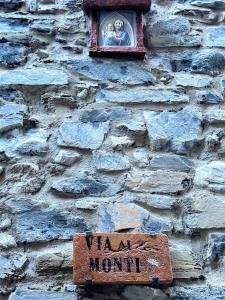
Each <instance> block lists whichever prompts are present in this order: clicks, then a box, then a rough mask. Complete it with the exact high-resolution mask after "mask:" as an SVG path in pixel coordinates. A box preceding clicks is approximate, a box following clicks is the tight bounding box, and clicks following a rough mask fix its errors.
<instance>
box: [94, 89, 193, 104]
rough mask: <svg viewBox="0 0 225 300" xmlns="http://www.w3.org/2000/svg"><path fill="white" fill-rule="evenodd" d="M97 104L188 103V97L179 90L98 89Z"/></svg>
mask: <svg viewBox="0 0 225 300" xmlns="http://www.w3.org/2000/svg"><path fill="white" fill-rule="evenodd" d="M96 101H97V102H112V103H124V104H126V103H132V104H144V103H166V104H176V103H188V102H189V97H188V96H187V95H186V94H185V93H184V92H183V91H182V90H179V89H162V88H158V89H157V88H155V89H151V88H148V89H140V88H138V89H137V88H133V89H127V88H126V89H112V90H110V89H100V90H99V91H98V92H97V95H96Z"/></svg>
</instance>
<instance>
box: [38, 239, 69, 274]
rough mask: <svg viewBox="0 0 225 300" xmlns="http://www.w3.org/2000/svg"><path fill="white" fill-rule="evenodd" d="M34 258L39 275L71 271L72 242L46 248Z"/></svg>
mask: <svg viewBox="0 0 225 300" xmlns="http://www.w3.org/2000/svg"><path fill="white" fill-rule="evenodd" d="M34 256H35V257H34V259H35V261H36V271H37V272H38V273H40V274H44V273H45V274H47V273H51V272H60V271H61V270H65V271H66V269H69V268H70V269H72V242H68V243H63V244H59V245H57V246H56V247H54V246H53V247H46V248H44V249H43V250H41V251H38V252H36V253H35V254H34Z"/></svg>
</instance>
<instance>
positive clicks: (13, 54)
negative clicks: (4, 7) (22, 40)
mask: <svg viewBox="0 0 225 300" xmlns="http://www.w3.org/2000/svg"><path fill="white" fill-rule="evenodd" d="M0 5H1V4H0ZM27 53H28V48H27V47H25V46H23V45H21V44H16V43H15V44H13V43H0V66H8V67H14V66H18V65H20V64H24V63H25V62H26V59H27Z"/></svg>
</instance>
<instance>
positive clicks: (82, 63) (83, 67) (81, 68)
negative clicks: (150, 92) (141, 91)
mask: <svg viewBox="0 0 225 300" xmlns="http://www.w3.org/2000/svg"><path fill="white" fill-rule="evenodd" d="M71 64H72V66H73V69H74V70H75V71H77V72H78V73H79V74H81V75H83V76H85V77H88V78H90V79H93V80H101V81H107V80H108V81H112V82H116V83H121V84H128V85H136V84H142V85H143V84H144V85H149V84H153V83H154V82H155V78H154V76H153V75H152V74H151V73H150V72H149V71H147V70H145V69H142V68H141V67H139V65H138V64H135V63H131V62H129V63H127V62H113V63H106V62H104V61H100V60H94V59H79V60H75V61H72V62H71Z"/></svg>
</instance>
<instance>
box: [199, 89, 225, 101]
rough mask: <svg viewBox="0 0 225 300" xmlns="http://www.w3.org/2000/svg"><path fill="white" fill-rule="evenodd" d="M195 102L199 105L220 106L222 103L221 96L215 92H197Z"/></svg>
mask: <svg viewBox="0 0 225 300" xmlns="http://www.w3.org/2000/svg"><path fill="white" fill-rule="evenodd" d="M196 96H197V101H198V103H201V104H220V103H221V102H222V101H223V98H222V96H221V95H220V94H219V93H217V92H216V91H213V90H212V91H198V92H197V93H196Z"/></svg>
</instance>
